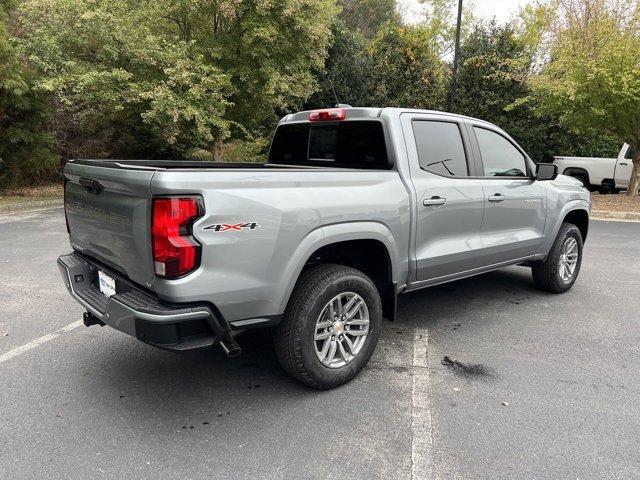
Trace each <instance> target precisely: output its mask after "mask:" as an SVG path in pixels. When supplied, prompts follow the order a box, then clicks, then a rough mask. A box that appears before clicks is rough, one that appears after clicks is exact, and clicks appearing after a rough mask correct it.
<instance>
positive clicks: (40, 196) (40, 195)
mask: <svg viewBox="0 0 640 480" xmlns="http://www.w3.org/2000/svg"><path fill="white" fill-rule="evenodd" d="M62 195H63V191H62V185H60V184H57V183H55V184H51V185H40V186H37V187H20V188H10V189H7V190H5V191H4V192H2V193H0V205H3V206H6V205H15V204H24V203H32V202H38V201H47V200H62Z"/></svg>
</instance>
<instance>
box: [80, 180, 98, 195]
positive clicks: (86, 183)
mask: <svg viewBox="0 0 640 480" xmlns="http://www.w3.org/2000/svg"><path fill="white" fill-rule="evenodd" d="M78 183H79V184H80V185H82V186H83V187H84V188H85V190H86V191H87V193H91V194H93V195H98V194H99V193H100V192H101V191H102V190H104V187H103V186H102V184H101V183H100V182H99V181H97V180H91V179H90V178H80V179H79V180H78Z"/></svg>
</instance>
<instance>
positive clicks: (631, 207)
mask: <svg viewBox="0 0 640 480" xmlns="http://www.w3.org/2000/svg"><path fill="white" fill-rule="evenodd" d="M591 202H592V204H591V209H592V210H599V211H606V212H632V213H640V197H627V194H626V192H623V193H619V194H616V195H601V194H599V193H597V192H594V193H592V194H591Z"/></svg>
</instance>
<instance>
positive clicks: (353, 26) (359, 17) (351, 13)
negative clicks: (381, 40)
mask: <svg viewBox="0 0 640 480" xmlns="http://www.w3.org/2000/svg"><path fill="white" fill-rule="evenodd" d="M340 5H341V6H342V13H341V15H340V18H341V20H342V22H343V24H344V27H345V28H347V29H349V30H350V31H352V32H356V33H360V34H362V35H364V37H365V38H372V37H374V36H375V35H376V34H377V33H378V30H380V28H381V27H382V26H383V25H384V24H385V23H387V22H394V23H400V15H399V14H398V11H397V8H396V0H340Z"/></svg>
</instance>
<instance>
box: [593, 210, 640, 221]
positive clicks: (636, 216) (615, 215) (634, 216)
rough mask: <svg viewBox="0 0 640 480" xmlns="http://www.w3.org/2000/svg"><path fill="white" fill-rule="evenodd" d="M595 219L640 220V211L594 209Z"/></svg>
mask: <svg viewBox="0 0 640 480" xmlns="http://www.w3.org/2000/svg"><path fill="white" fill-rule="evenodd" d="M591 218H592V219H593V220H623V221H625V222H640V213H635V212H608V211H606V210H592V211H591Z"/></svg>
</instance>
